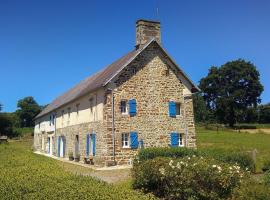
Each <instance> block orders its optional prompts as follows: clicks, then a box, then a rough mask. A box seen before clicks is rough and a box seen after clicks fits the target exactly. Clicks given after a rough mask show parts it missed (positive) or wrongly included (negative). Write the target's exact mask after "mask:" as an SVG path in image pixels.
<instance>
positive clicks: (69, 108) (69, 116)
mask: <svg viewBox="0 0 270 200" xmlns="http://www.w3.org/2000/svg"><path fill="white" fill-rule="evenodd" d="M70 110H71V108H70V107H68V119H70Z"/></svg>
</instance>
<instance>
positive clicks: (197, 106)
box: [193, 93, 209, 123]
mask: <svg viewBox="0 0 270 200" xmlns="http://www.w3.org/2000/svg"><path fill="white" fill-rule="evenodd" d="M193 107H194V118H195V121H196V122H204V123H205V122H206V121H208V120H209V113H208V112H209V110H208V109H207V107H206V102H205V100H204V99H203V97H202V95H201V93H196V94H193Z"/></svg>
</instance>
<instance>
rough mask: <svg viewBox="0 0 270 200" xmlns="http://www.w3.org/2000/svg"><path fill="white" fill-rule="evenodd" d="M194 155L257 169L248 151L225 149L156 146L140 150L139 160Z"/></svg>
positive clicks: (243, 167) (253, 169) (244, 167)
mask: <svg viewBox="0 0 270 200" xmlns="http://www.w3.org/2000/svg"><path fill="white" fill-rule="evenodd" d="M192 155H196V156H204V157H209V158H215V159H216V160H219V161H223V162H227V163H231V164H235V163H237V164H238V165H240V167H241V168H242V169H246V168H248V169H249V170H251V171H252V172H254V171H255V163H254V160H253V159H252V157H251V156H250V155H249V154H248V153H245V152H233V151H224V150H220V149H219V150H218V149H205V150H196V149H190V148H183V147H179V148H164V147H156V148H148V149H142V150H140V151H139V153H138V156H137V159H138V160H139V161H144V160H148V159H153V158H156V157H169V158H182V157H185V156H192Z"/></svg>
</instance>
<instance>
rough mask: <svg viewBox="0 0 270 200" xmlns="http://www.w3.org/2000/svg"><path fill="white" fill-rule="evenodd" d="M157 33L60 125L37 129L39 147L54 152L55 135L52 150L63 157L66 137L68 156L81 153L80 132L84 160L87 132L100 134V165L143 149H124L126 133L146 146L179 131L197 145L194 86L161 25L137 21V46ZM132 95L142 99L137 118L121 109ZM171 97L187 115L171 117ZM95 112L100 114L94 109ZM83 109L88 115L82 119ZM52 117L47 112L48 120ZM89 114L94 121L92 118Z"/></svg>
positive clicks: (164, 142) (166, 143)
mask: <svg viewBox="0 0 270 200" xmlns="http://www.w3.org/2000/svg"><path fill="white" fill-rule="evenodd" d="M152 37H154V38H155V40H154V41H152V42H151V43H149V44H148V45H147V46H146V47H145V48H144V49H142V50H141V52H140V53H139V54H138V55H136V57H135V58H134V59H133V60H132V61H131V62H130V63H129V64H128V65H127V66H125V67H124V68H123V69H121V71H120V72H118V73H117V74H116V75H115V76H114V77H112V79H111V80H110V81H109V82H108V84H106V85H105V86H104V87H103V88H101V89H99V90H98V91H99V92H97V91H95V92H93V93H91V94H87V95H86V96H85V97H82V98H81V99H77V100H76V101H74V102H71V103H69V104H67V105H65V106H63V107H61V108H59V109H58V110H56V111H55V112H56V113H57V115H56V120H55V123H53V124H54V127H51V128H50V130H49V129H48V127H50V126H48V124H47V125H46V126H44V127H47V129H48V130H49V131H46V130H45V129H46V128H44V130H43V129H42V130H41V129H38V128H35V139H34V146H35V148H36V149H38V150H40V151H44V152H48V147H47V149H46V145H45V143H46V140H47V138H48V137H50V139H51V140H53V141H52V144H51V145H52V146H53V147H52V148H51V151H50V153H51V154H53V155H58V151H59V150H58V146H57V145H58V144H57V138H58V137H63V138H65V148H64V150H65V154H64V155H63V157H65V158H67V157H68V152H73V153H74V152H75V147H76V144H75V141H76V135H77V138H78V139H79V142H78V144H79V146H78V150H79V153H80V155H81V158H84V157H86V147H87V144H86V143H87V142H86V137H87V134H92V133H95V135H96V148H95V149H96V154H95V156H93V160H94V163H95V165H111V164H119V165H121V164H131V163H132V160H133V158H134V156H135V155H136V154H137V152H138V150H139V149H140V148H135V149H132V148H127V147H125V148H123V147H122V134H123V133H127V134H129V133H131V132H136V133H137V134H138V140H139V141H143V144H144V145H143V146H144V147H145V148H147V147H170V145H171V133H172V132H176V133H180V134H181V135H182V138H183V146H186V147H190V148H196V134H195V126H194V116H193V102H192V98H191V95H192V89H193V86H194V85H192V83H191V82H190V81H189V80H187V78H186V76H185V75H184V74H183V73H182V72H181V70H179V68H178V67H177V66H176V65H175V64H174V62H173V61H172V60H171V59H170V58H169V56H168V55H167V54H166V52H165V51H164V50H163V49H162V48H161V46H160V23H159V22H151V21H145V20H139V21H137V23H136V38H137V41H136V45H137V49H138V48H143V46H144V45H145V44H146V43H147V41H149V40H150V39H151V38H152ZM89 99H96V100H95V103H96V105H95V107H92V106H91V104H89ZM130 99H135V100H136V103H137V104H136V115H135V116H130V115H129V114H128V113H127V114H123V113H121V109H120V106H121V101H122V100H127V101H128V100H130ZM170 101H173V102H177V103H178V104H179V105H180V108H181V109H180V110H181V113H180V114H179V115H176V117H170V116H169V102H170ZM73 104H74V105H80V108H81V109H82V110H81V111H79V110H78V109H77V110H76V109H75V108H76V107H74V106H73V107H72V105H73ZM89 106H90V107H89ZM70 107H72V109H73V115H74V117H71V118H70V117H68V119H69V120H71V121H69V123H63V119H65V118H67V117H64V116H63V115H62V116H61V114H59V113H61V111H62V109H65V108H70ZM72 109H71V110H72ZM92 110H96V112H95V113H94V112H93V113H92ZM79 112H81V113H82V114H83V115H81V117H80V118H78V116H79V115H78V113H79ZM74 113H75V114H74ZM76 113H77V115H76ZM89 113H92V114H91V115H89ZM73 115H72V116H73ZM96 115H97V116H96ZM95 116H96V117H95ZM47 118H48V117H46V116H44V117H43V118H42V120H44V119H47ZM88 118H89V119H91V120H90V121H89V120H87V119H88ZM39 123H40V122H39ZM37 124H38V123H37ZM50 124H51V123H50ZM63 124H64V125H63ZM36 126H38V125H36ZM36 130H37V131H36ZM38 130H40V131H38ZM90 156H91V155H90ZM82 160H83V159H81V161H82Z"/></svg>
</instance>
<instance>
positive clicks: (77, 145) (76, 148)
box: [74, 135, 80, 156]
mask: <svg viewBox="0 0 270 200" xmlns="http://www.w3.org/2000/svg"><path fill="white" fill-rule="evenodd" d="M74 153H75V156H77V155H78V154H79V153H80V146H79V135H76V136H75V149H74Z"/></svg>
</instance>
